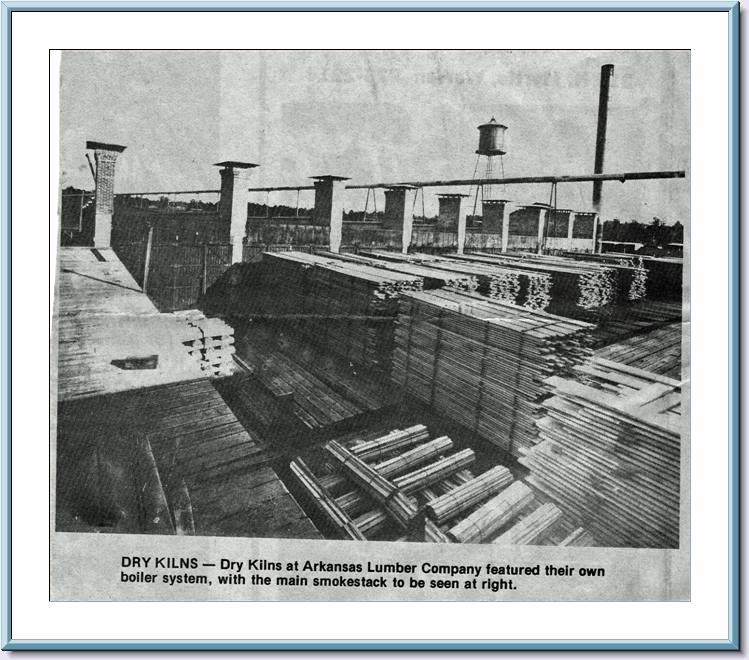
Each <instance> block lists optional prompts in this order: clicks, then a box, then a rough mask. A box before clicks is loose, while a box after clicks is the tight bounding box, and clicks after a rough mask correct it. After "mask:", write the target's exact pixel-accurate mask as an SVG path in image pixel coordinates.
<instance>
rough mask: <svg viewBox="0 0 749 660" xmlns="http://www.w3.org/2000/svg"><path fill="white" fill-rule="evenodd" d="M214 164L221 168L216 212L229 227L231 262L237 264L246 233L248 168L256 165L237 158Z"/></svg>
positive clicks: (248, 194)
mask: <svg viewBox="0 0 749 660" xmlns="http://www.w3.org/2000/svg"><path fill="white" fill-rule="evenodd" d="M215 165H216V166H218V167H220V168H221V170H220V173H221V197H220V198H219V202H218V213H219V217H220V218H221V220H222V221H223V222H225V223H226V224H227V226H228V227H229V242H230V243H231V262H232V263H233V264H238V263H241V262H242V252H243V250H244V237H245V234H246V233H247V203H248V202H249V199H250V193H249V192H248V190H247V188H248V183H249V178H250V170H251V169H252V168H254V167H257V165H255V164H254V163H243V162H241V161H237V160H225V161H223V162H221V163H215Z"/></svg>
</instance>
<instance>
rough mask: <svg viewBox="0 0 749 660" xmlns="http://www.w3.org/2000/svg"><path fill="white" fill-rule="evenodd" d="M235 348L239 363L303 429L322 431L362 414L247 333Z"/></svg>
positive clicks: (294, 364)
mask: <svg viewBox="0 0 749 660" xmlns="http://www.w3.org/2000/svg"><path fill="white" fill-rule="evenodd" d="M238 348H239V353H238V362H239V363H240V364H241V365H242V366H243V367H244V368H246V370H247V371H248V372H249V373H251V374H252V375H253V376H255V378H257V379H258V380H259V381H260V382H261V383H262V384H263V385H264V386H265V388H266V389H267V390H268V391H269V392H270V393H271V395H272V396H273V397H274V398H275V400H276V402H277V403H278V404H282V403H284V405H286V406H287V407H288V412H289V413H290V414H292V415H293V416H294V417H295V418H296V419H298V421H299V422H300V423H301V425H302V426H303V427H304V428H307V429H321V428H324V427H326V426H330V425H332V424H337V423H339V422H342V421H343V420H346V419H350V418H352V417H356V416H357V415H359V414H361V413H362V412H363V410H362V409H361V408H360V407H359V406H358V405H357V404H356V403H354V402H353V401H350V400H349V399H348V398H347V397H345V396H343V395H341V394H339V393H338V392H336V391H335V390H333V389H332V388H330V387H329V386H328V385H326V384H325V383H324V382H323V381H321V380H320V379H319V378H317V377H316V376H315V375H313V374H312V373H310V372H309V371H308V370H307V369H306V368H305V367H304V366H303V365H301V364H299V363H297V362H296V361H295V360H292V359H291V358H290V357H288V356H287V355H285V354H284V353H281V352H280V351H277V350H275V349H274V348H273V347H272V346H269V345H268V344H266V343H265V342H262V341H260V340H258V338H256V337H253V336H251V335H250V334H249V333H248V334H247V335H245V336H244V337H242V339H241V340H240V342H239V345H238ZM254 407H257V406H254ZM252 413H253V414H255V411H254V410H253V411H252ZM261 416H262V413H261Z"/></svg>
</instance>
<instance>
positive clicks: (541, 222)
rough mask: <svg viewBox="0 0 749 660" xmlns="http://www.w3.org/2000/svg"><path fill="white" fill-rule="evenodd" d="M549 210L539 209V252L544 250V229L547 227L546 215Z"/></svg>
mask: <svg viewBox="0 0 749 660" xmlns="http://www.w3.org/2000/svg"><path fill="white" fill-rule="evenodd" d="M547 213H548V211H547V210H546V209H539V210H538V249H537V252H538V254H541V253H542V252H543V246H544V230H545V229H546V215H547Z"/></svg>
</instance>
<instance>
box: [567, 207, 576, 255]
mask: <svg viewBox="0 0 749 660" xmlns="http://www.w3.org/2000/svg"><path fill="white" fill-rule="evenodd" d="M574 228H575V212H574V211H570V216H569V219H568V220H567V249H568V250H571V249H572V232H573V231H574Z"/></svg>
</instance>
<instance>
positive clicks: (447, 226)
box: [437, 193, 468, 231]
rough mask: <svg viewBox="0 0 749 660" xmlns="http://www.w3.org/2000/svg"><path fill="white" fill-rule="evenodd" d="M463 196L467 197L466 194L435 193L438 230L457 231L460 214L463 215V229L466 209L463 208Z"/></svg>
mask: <svg viewBox="0 0 749 660" xmlns="http://www.w3.org/2000/svg"><path fill="white" fill-rule="evenodd" d="M464 197H468V195H461V194H453V193H445V194H442V195H437V199H438V202H439V215H438V216H437V229H439V231H457V230H458V225H459V223H460V217H461V216H463V226H464V229H465V219H466V209H465V208H463V198H464Z"/></svg>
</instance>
